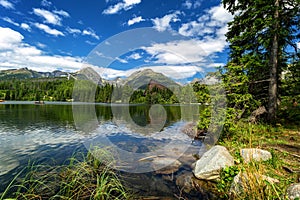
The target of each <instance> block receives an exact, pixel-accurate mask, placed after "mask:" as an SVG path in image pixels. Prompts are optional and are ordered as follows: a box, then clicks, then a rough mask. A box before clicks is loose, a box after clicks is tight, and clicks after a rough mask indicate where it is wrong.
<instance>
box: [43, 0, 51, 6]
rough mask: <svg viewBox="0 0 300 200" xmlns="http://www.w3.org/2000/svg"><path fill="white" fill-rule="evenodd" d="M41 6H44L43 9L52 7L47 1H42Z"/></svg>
mask: <svg viewBox="0 0 300 200" xmlns="http://www.w3.org/2000/svg"><path fill="white" fill-rule="evenodd" d="M41 5H42V6H45V7H50V6H51V5H52V3H51V2H50V1H47V0H42V2H41Z"/></svg>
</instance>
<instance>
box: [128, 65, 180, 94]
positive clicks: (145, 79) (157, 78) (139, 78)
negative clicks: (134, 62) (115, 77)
mask: <svg viewBox="0 0 300 200" xmlns="http://www.w3.org/2000/svg"><path fill="white" fill-rule="evenodd" d="M151 82H152V83H156V84H157V85H162V86H164V87H166V88H171V87H178V86H179V85H178V84H177V83H176V82H175V81H173V80H172V79H170V78H168V77H166V76H165V75H163V74H162V73H157V72H154V71H153V70H151V69H144V70H142V71H137V72H134V73H133V74H131V75H130V76H129V77H128V78H127V79H125V82H124V84H125V85H126V84H127V85H129V86H131V87H133V88H140V89H146V88H147V86H148V84H149V83H151Z"/></svg>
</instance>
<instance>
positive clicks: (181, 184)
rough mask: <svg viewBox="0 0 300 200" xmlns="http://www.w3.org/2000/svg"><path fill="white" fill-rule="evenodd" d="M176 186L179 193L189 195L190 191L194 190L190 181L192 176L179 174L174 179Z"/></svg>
mask: <svg viewBox="0 0 300 200" xmlns="http://www.w3.org/2000/svg"><path fill="white" fill-rule="evenodd" d="M176 185H177V187H178V188H179V189H180V191H184V192H185V193H191V191H192V190H195V187H194V185H193V180H192V174H181V175H179V176H178V177H177V178H176Z"/></svg>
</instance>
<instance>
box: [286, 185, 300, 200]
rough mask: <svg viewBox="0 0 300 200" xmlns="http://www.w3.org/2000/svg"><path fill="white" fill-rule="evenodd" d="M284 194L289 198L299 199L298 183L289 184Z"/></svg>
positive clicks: (299, 189)
mask: <svg viewBox="0 0 300 200" xmlns="http://www.w3.org/2000/svg"><path fill="white" fill-rule="evenodd" d="M286 195H287V197H288V199H290V200H294V199H296V198H299V199H300V183H294V184H292V185H290V186H289V187H288V189H287V190H286Z"/></svg>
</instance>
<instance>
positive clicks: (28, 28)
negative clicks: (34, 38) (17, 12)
mask: <svg viewBox="0 0 300 200" xmlns="http://www.w3.org/2000/svg"><path fill="white" fill-rule="evenodd" d="M20 27H21V28H22V29H24V30H26V31H29V32H30V31H31V28H30V26H29V25H28V24H26V23H22V24H21V25H20Z"/></svg>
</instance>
